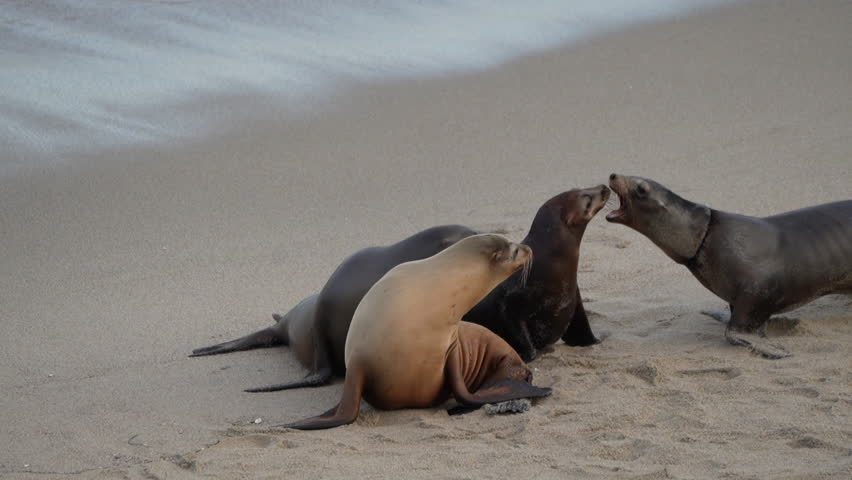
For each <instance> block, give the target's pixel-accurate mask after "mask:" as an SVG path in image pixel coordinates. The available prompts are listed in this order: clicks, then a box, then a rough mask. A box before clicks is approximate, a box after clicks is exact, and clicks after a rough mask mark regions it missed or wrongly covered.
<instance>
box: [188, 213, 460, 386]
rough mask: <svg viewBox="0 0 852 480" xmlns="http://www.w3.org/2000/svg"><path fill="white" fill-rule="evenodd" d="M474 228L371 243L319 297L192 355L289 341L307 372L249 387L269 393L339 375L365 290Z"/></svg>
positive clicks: (336, 273) (434, 229)
mask: <svg viewBox="0 0 852 480" xmlns="http://www.w3.org/2000/svg"><path fill="white" fill-rule="evenodd" d="M475 233H476V232H474V231H473V230H471V229H469V228H467V227H463V226H460V225H443V226H437V227H432V228H429V229H426V230H423V231H421V232H419V233H416V234H414V235H412V236H410V237H408V238H406V239H404V240H402V241H400V242H397V243H394V244H392V245H388V246H383V247H369V248H365V249H362V250H359V251H358V252H355V253H354V254H352V255H350V256H349V257H347V258H346V259H345V260H343V262H342V263H341V264H340V266H338V267H337V269H336V270H335V271H334V273H332V274H331V277H329V279H328V281H327V282H326V284H325V286H324V287H323V288H322V290H321V291H320V293H319V294H318V295H313V296H310V297H308V298H306V299H304V300H302V301H301V302H300V303H299V304H297V305H296V306H295V307H293V309H291V310H290V311H289V312H287V313H286V314H285V315H277V314H276V315H273V318H274V319H275V320H276V322H277V323H276V324H275V325H274V326H272V327H269V328H265V329H263V330H260V331H257V332H255V333H252V334H250V335H247V336H245V337H242V338H239V339H236V340H231V341H229V342H224V343H220V344H218V345H212V346H209V347H203V348H198V349H196V350H193V352H192V355H190V356H201V355H215V354H220V353H228V352H234V351H238V350H249V349H253V348H264V347H272V346H276V345H290V346H291V347H292V348H293V349H294V351H295V352H296V355H297V358H298V359H299V362H301V363H302V365H304V366H305V367H307V368H308V369H309V370H310V371H309V372H308V374H307V375H306V376H305V377H304V378H303V379H301V380H296V381H292V382H287V383H282V384H278V385H268V386H264V387H257V388H251V389H248V390H246V391H250V392H269V391H276V390H285V389H289V388H300V387H314V386H320V385H325V384H327V383H328V382H329V381H330V380H331V377H332V375H337V376H341V377H342V376H343V375H344V374H345V372H346V367H345V365H344V360H343V349H344V345H345V343H346V334H347V332H348V331H349V323H350V322H351V321H352V314H353V313H354V312H355V308H356V307H357V306H358V303H359V302H360V301H361V298H363V297H364V295H365V294H366V293H367V291H368V290H369V289H370V287H372V286H373V284H374V283H376V281H378V280H379V279H380V278H382V276H383V275H384V274H385V273H387V272H388V271H389V270H390V269H392V268H393V267H395V266H397V265H399V264H401V263H404V262H409V261H412V260H419V259H423V258H427V257H430V256H432V255H434V254H436V253H438V252H440V251H441V250H443V249H445V248H447V247H448V246H450V245H453V244H454V243H456V242H458V241H459V240H461V239H463V238H465V237H468V236H471V235H474V234H475Z"/></svg>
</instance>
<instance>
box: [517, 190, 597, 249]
mask: <svg viewBox="0 0 852 480" xmlns="http://www.w3.org/2000/svg"><path fill="white" fill-rule="evenodd" d="M609 193H610V192H609V189H608V188H607V187H606V185H598V186H596V187H590V188H577V189H574V190H568V191H567V192H562V193H560V194H559V195H556V196H554V197H553V198H551V199H550V200H548V201H546V202H544V205H542V206H541V207H540V208H539V209H538V212H537V213H536V216H535V219H533V226H532V227H531V228H530V230H531V231H532V230H541V231H543V233H545V234H547V235H551V236H552V233H553V231H554V230H566V229H567V230H574V231H577V230H579V231H583V230H585V228H586V225H587V224H588V223H589V222H590V221H591V220H592V218H594V216H595V215H596V214H597V213H598V212H599V211H600V210H601V209H602V208H603V207H604V205H606V202H607V200H609Z"/></svg>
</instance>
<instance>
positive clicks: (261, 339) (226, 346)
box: [189, 325, 287, 357]
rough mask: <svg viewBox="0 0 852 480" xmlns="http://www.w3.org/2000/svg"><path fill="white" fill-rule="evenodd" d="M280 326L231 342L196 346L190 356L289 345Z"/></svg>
mask: <svg viewBox="0 0 852 480" xmlns="http://www.w3.org/2000/svg"><path fill="white" fill-rule="evenodd" d="M278 327H279V326H278V325H276V326H275V327H269V328H264V329H263V330H260V331H257V332H254V333H252V334H250V335H246V336H245V337H241V338H238V339H236V340H231V341H229V342H224V343H220V344H217V345H210V346H209V347H201V348H196V349H195V350H193V351H192V354H190V355H189V356H190V357H202V356H205V355H218V354H221V353H230V352H237V351H241V350H252V349H254V348H268V347H274V346H277V345H287V339H286V337H282V335H281V332H279V328H278Z"/></svg>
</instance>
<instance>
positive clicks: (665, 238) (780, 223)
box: [607, 174, 852, 358]
mask: <svg viewBox="0 0 852 480" xmlns="http://www.w3.org/2000/svg"><path fill="white" fill-rule="evenodd" d="M610 187H611V188H612V190H613V191H614V192H615V193H616V194H618V196H619V199H620V201H621V205H620V207H619V208H618V209H617V210H615V211H613V212H611V213H610V214H609V215H607V220H609V221H610V222H613V223H621V224H623V225H627V226H628V227H630V228H633V229H634V230H636V231H638V232H639V233H641V234H643V235H645V236H646V237H648V238H649V239H650V240H651V241H652V242H654V243H655V244H656V245H657V246H658V247H660V249H662V250H663V252H665V253H666V255H668V256H669V257H670V258H671V259H672V260H674V261H675V262H677V263H679V264H681V265H685V266H686V267H687V268H689V271H690V272H692V274H693V275H694V276H695V278H697V279H698V281H699V282H701V284H702V285H704V286H705V287H707V288H708V289H709V290H710V291H711V292H713V293H714V294H716V295H718V296H719V297H720V298H722V299H723V300H725V301H726V302H728V304H729V306H730V309H731V316H730V321H729V322H728V326H727V328H726V330H725V337H726V338H727V339H728V341H730V342H731V343H732V344H734V345H740V346H746V347H749V348H751V349H752V350H753V351H755V352H757V353H760V354H761V355H763V356H765V357H767V358H782V357H785V356H789V353H787V352H786V351H785V350H784V349H782V348H779V347H777V346H774V345H771V344H769V343H768V342H767V341H766V340H765V336H766V335H765V330H766V324H767V321H768V320H769V317H770V316H771V315H773V314H775V313H781V312H786V311H789V310H792V309H794V308H796V307H799V306H801V305H803V304H805V303H807V302H810V301H811V300H813V299H815V298H817V297H820V296H823V295H827V294H830V293H843V292H852V200H845V201H840V202H834V203H826V204H823V205H817V206H814V207H808V208H803V209H801V210H795V211H792V212H787V213H782V214H779V215H773V216H771V217H765V218H758V217H749V216H745V215H738V214H735V213H727V212H722V211H719V210H713V209H711V208H709V207H706V206H704V205H701V204H697V203H693V202H690V201H689V200H685V199H683V198H681V197H679V196H678V195H676V194H674V193H673V192H671V191H670V190H669V189H667V188H666V187H664V186H662V185H660V184H659V183H657V182H655V181H653V180H648V179H646V178H641V177H628V176H622V175H616V174H612V175H611V176H610ZM704 313H707V314H708V315H710V316H712V317H714V318H716V319H717V320H721V321H726V320H727V319H725V318H723V316H722V315H720V314H714V313H709V312H704Z"/></svg>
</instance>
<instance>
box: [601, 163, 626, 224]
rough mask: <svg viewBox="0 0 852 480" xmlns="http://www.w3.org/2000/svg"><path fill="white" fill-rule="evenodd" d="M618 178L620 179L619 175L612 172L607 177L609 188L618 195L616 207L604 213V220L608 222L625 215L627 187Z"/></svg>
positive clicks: (622, 217)
mask: <svg viewBox="0 0 852 480" xmlns="http://www.w3.org/2000/svg"><path fill="white" fill-rule="evenodd" d="M619 180H621V177H619V176H618V175H616V174H614V173H613V174H612V175H610V177H609V188H610V190H612V191H613V192H615V195H616V196H617V197H618V208H617V209H615V210H613V211H611V212H609V213H608V214H607V215H606V220H607V221H608V222H617V221H619V220H623V219H624V217H625V216H626V215H627V207H628V203H627V191H626V190H627V189H626V188H624V185H623V182H619Z"/></svg>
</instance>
